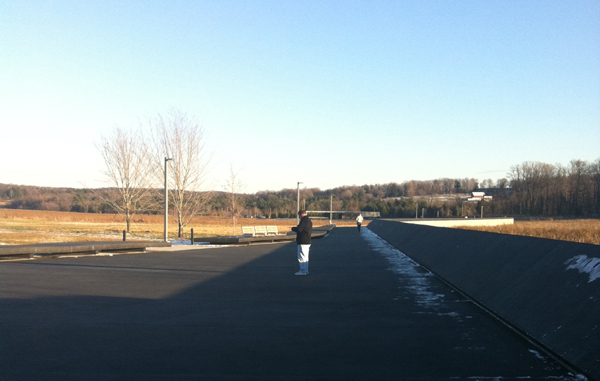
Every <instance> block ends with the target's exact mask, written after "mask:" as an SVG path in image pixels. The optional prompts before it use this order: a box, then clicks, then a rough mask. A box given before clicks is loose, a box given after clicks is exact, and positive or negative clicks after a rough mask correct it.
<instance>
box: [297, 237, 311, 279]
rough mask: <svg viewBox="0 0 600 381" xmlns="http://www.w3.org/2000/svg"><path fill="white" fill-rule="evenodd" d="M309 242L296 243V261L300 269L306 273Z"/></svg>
mask: <svg viewBox="0 0 600 381" xmlns="http://www.w3.org/2000/svg"><path fill="white" fill-rule="evenodd" d="M309 251H310V244H308V245H298V262H300V271H302V272H305V273H307V274H308V252H309Z"/></svg>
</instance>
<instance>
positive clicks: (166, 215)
mask: <svg viewBox="0 0 600 381" xmlns="http://www.w3.org/2000/svg"><path fill="white" fill-rule="evenodd" d="M171 160H173V159H172V158H168V157H165V230H164V241H165V242H167V241H168V239H167V233H168V227H167V224H168V222H169V184H168V182H167V179H168V174H169V172H168V171H169V167H168V166H167V162H168V161H171Z"/></svg>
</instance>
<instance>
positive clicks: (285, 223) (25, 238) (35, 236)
mask: <svg viewBox="0 0 600 381" xmlns="http://www.w3.org/2000/svg"><path fill="white" fill-rule="evenodd" d="M313 223H314V226H323V225H327V224H329V221H328V220H313ZM334 223H336V224H337V225H338V226H341V225H346V226H354V225H355V224H356V223H355V222H354V221H353V220H347V221H341V222H340V221H335V222H334ZM257 225H258V226H266V225H275V226H277V227H278V230H279V232H280V233H286V232H289V231H290V229H291V227H292V226H295V225H296V220H295V219H286V220H278V219H256V218H241V219H237V220H236V231H235V235H241V234H242V226H257ZM363 225H365V223H363ZM191 228H194V236H195V237H216V236H229V235H233V223H232V221H231V218H217V217H198V218H195V219H193V220H192V222H191V223H190V224H189V225H188V226H187V227H186V228H185V229H184V238H186V239H189V237H190V229H191ZM124 229H125V218H124V217H123V216H119V215H115V214H92V213H90V214H86V213H70V212H48V211H34V210H13V209H0V245H29V244H34V243H48V242H82V241H115V240H117V241H118V240H121V239H122V237H123V234H122V232H123V230H124ZM162 237H163V217H162V216H158V215H157V216H150V215H137V216H135V217H134V219H133V223H132V225H131V228H130V234H128V236H127V239H128V240H134V239H137V240H153V239H157V240H160V239H162ZM176 238H177V220H176V219H175V218H170V219H169V239H176Z"/></svg>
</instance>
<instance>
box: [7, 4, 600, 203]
mask: <svg viewBox="0 0 600 381" xmlns="http://www.w3.org/2000/svg"><path fill="white" fill-rule="evenodd" d="M173 108H177V109H180V110H181V111H184V112H186V113H188V114H189V115H195V116H196V117H197V118H198V119H199V120H200V121H201V122H202V124H203V126H204V129H205V131H206V133H207V137H206V144H207V148H208V150H209V151H210V152H211V153H212V161H211V164H210V172H209V176H208V180H207V182H206V186H205V187H206V188H207V189H208V188H212V189H217V190H219V189H222V186H223V185H224V184H225V183H226V180H227V177H228V174H229V168H230V165H233V167H234V168H236V169H237V170H239V177H240V179H241V180H242V181H243V182H244V183H245V184H246V188H245V191H246V192H251V193H253V192H256V191H260V190H280V189H283V188H294V187H295V186H296V182H297V181H302V182H303V183H304V185H305V186H307V187H311V188H312V187H318V188H321V189H329V188H333V187H337V186H342V185H353V184H356V185H362V184H376V183H388V182H402V181H406V180H413V179H419V180H430V179H435V178H441V177H460V178H462V177H474V178H478V179H480V180H483V179H487V178H492V179H493V180H496V179H498V178H502V177H505V176H506V174H507V173H508V172H509V170H510V167H511V166H512V165H515V164H520V163H522V162H524V161H542V162H545V163H552V164H557V163H560V164H563V165H567V164H568V163H569V161H570V160H572V159H581V160H587V161H594V160H597V159H599V158H600V2H599V1H596V0H595V1H585V0H582V1H573V2H566V1H551V0H546V1H446V0H444V1H293V2H292V1H147V2H142V1H100V2H98V1H2V0H0V130H1V132H0V152H2V156H3V158H4V161H3V164H2V165H1V166H0V182H1V183H13V184H23V185H40V186H64V187H82V186H83V185H86V186H89V187H97V186H103V185H105V183H104V182H103V180H104V179H103V177H102V174H101V169H102V166H103V162H102V159H101V157H100V153H99V152H98V150H97V149H96V148H95V145H94V142H95V141H97V140H98V139H99V137H100V135H101V134H105V133H108V132H109V131H111V130H112V129H114V128H115V126H119V127H123V128H128V127H137V126H138V125H139V123H140V122H145V121H146V120H148V119H149V118H152V117H154V116H156V115H157V114H158V113H161V114H166V113H168V112H169V110H172V109H173Z"/></svg>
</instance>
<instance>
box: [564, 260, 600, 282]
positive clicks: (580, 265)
mask: <svg viewBox="0 0 600 381" xmlns="http://www.w3.org/2000/svg"><path fill="white" fill-rule="evenodd" d="M565 265H567V270H578V271H579V273H585V274H590V280H589V281H588V283H591V282H593V281H595V280H596V279H598V278H600V258H593V257H592V258H588V256H587V255H578V256H576V257H573V258H571V259H569V260H568V261H566V262H565Z"/></svg>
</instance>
